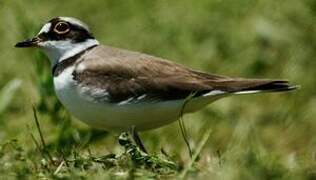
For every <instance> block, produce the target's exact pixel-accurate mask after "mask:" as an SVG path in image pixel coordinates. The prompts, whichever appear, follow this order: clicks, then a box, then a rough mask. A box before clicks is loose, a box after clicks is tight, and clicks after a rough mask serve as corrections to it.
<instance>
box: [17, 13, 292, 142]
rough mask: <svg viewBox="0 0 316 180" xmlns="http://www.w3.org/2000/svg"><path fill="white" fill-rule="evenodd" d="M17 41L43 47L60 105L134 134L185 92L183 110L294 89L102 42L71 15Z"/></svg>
mask: <svg viewBox="0 0 316 180" xmlns="http://www.w3.org/2000/svg"><path fill="white" fill-rule="evenodd" d="M15 46H16V47H38V48H41V49H42V50H44V52H45V53H46V55H47V56H48V57H49V59H50V62H51V67H52V74H53V76H54V87H55V91H56V94H57V96H58V98H59V100H60V101H61V102H62V104H63V105H64V106H65V107H66V108H67V109H68V110H69V111H70V112H71V113H72V114H73V115H74V116H75V117H77V118H78V119H80V120H81V121H83V122H85V123H86V124H88V125H90V126H92V127H94V128H99V129H105V130H109V131H127V130H130V129H131V128H132V129H133V132H134V133H136V132H137V131H141V130H148V129H153V128H158V127H161V126H163V125H166V124H169V123H172V122H173V121H175V120H177V119H178V118H179V116H180V114H181V111H182V110H183V109H182V108H183V103H184V101H185V99H186V98H187V97H188V96H192V97H191V100H190V101H189V102H188V103H187V104H186V105H185V107H184V108H185V109H184V110H183V112H184V113H190V112H194V111H197V110H199V109H201V108H203V107H205V106H206V105H208V104H210V103H212V102H214V101H215V100H217V99H220V98H223V97H227V96H232V95H237V94H253V93H261V92H280V91H289V90H293V89H295V88H296V86H291V85H289V83H288V81H285V80H271V79H242V78H230V77H226V76H220V75H214V74H209V73H204V72H200V71H196V70H192V69H190V68H187V67H184V66H183V65H180V64H176V63H174V62H171V61H168V60H165V59H162V58H159V57H154V56H151V55H147V54H143V53H139V52H133V51H128V50H123V49H118V48H113V47H109V46H104V45H100V44H99V42H98V41H97V40H96V39H95V38H94V36H93V35H92V33H91V32H90V30H89V28H88V26H87V25H86V24H84V23H83V22H81V21H80V20H78V19H75V18H72V17H56V18H53V19H52V20H50V21H49V22H47V23H46V24H45V25H44V26H43V27H42V29H41V30H40V32H39V33H38V34H37V35H36V36H35V37H34V38H32V39H28V40H25V41H22V42H19V43H17V44H16V45H15ZM136 135H137V133H136ZM136 138H137V137H136Z"/></svg>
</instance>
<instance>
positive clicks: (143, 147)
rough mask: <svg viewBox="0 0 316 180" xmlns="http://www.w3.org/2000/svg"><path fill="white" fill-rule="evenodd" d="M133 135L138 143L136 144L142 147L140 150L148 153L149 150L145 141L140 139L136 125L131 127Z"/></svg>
mask: <svg viewBox="0 0 316 180" xmlns="http://www.w3.org/2000/svg"><path fill="white" fill-rule="evenodd" d="M129 131H130V133H131V135H132V137H133V140H134V142H135V143H136V145H137V146H138V147H139V148H140V150H142V151H143V152H144V153H146V154H148V153H147V150H146V148H145V146H144V144H143V141H142V140H141V139H140V137H139V135H138V133H137V131H136V129H135V126H132V127H131V128H130V129H129Z"/></svg>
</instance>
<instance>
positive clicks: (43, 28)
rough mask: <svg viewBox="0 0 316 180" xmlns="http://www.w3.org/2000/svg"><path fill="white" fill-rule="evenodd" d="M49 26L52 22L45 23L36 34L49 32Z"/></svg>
mask: <svg viewBox="0 0 316 180" xmlns="http://www.w3.org/2000/svg"><path fill="white" fill-rule="evenodd" d="M51 26H52V23H50V22H49V23H46V24H45V25H44V26H43V27H42V29H41V30H40V32H39V33H38V34H42V33H48V32H49V30H50V28H51Z"/></svg>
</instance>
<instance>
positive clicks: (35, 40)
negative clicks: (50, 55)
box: [15, 37, 41, 47]
mask: <svg viewBox="0 0 316 180" xmlns="http://www.w3.org/2000/svg"><path fill="white" fill-rule="evenodd" d="M39 42H41V39H40V38H39V37H35V38H32V39H26V40H24V41H21V42H18V43H16V45H15V47H37V46H38V43H39Z"/></svg>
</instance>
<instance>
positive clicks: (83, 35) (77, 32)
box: [39, 18, 94, 43]
mask: <svg viewBox="0 0 316 180" xmlns="http://www.w3.org/2000/svg"><path fill="white" fill-rule="evenodd" d="M49 22H50V23H51V27H50V29H49V31H48V32H47V33H41V34H40V35H39V37H40V38H41V39H43V40H44V41H45V40H55V41H58V40H66V39H71V40H72V42H74V43H79V42H83V41H86V40H87V39H94V37H93V35H92V34H91V33H90V32H89V31H88V30H86V29H85V28H83V27H81V26H79V25H76V24H71V23H69V22H67V21H63V20H62V19H59V18H54V19H52V20H50V21H49ZM59 22H65V23H68V24H69V26H70V31H69V32H67V33H65V34H57V33H55V32H54V27H55V26H56V24H57V23H59Z"/></svg>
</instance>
